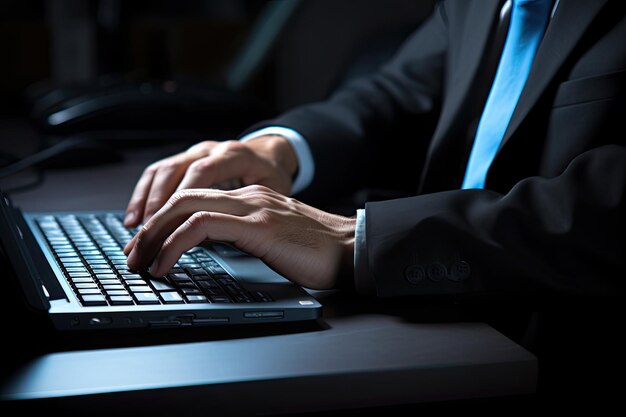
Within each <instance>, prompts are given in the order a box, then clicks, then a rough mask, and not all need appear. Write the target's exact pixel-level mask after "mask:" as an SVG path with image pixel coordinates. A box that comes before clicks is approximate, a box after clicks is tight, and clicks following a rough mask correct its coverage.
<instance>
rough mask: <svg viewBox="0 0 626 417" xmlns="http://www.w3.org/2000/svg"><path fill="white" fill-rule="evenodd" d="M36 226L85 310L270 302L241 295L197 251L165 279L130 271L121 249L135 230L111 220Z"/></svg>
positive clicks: (50, 221)
mask: <svg viewBox="0 0 626 417" xmlns="http://www.w3.org/2000/svg"><path fill="white" fill-rule="evenodd" d="M36 222H37V224H38V225H39V227H40V228H41V231H42V232H43V234H44V236H45V238H46V240H47V241H48V244H49V245H50V248H51V249H52V251H53V253H54V255H55V257H56V259H57V262H58V264H59V266H60V267H61V269H62V270H63V273H64V275H65V278H66V279H67V281H68V283H69V284H70V285H71V286H72V288H73V289H74V291H75V293H76V295H77V296H78V299H79V300H80V301H81V303H82V304H83V305H84V306H105V305H112V306H119V305H150V304H192V303H252V302H268V301H272V299H271V298H270V297H269V296H268V295H267V294H266V293H264V292H262V291H248V290H247V289H245V288H244V287H243V286H242V285H241V284H240V283H239V282H237V280H236V279H235V278H233V277H232V276H231V275H229V274H228V272H226V271H225V270H224V269H223V268H222V267H221V266H220V265H219V263H217V261H215V259H213V258H212V257H211V255H210V254H209V253H208V252H207V251H206V250H205V249H204V248H201V247H196V248H193V249H191V250H189V251H188V252H186V253H185V254H183V255H182V256H181V257H180V259H179V260H178V262H177V263H176V265H174V267H173V268H172V270H171V271H170V272H169V273H168V274H167V275H166V276H165V277H161V278H154V277H152V276H151V275H150V274H148V273H146V272H142V273H138V272H136V271H130V270H129V269H128V266H127V265H126V255H124V252H123V251H122V249H123V248H124V246H125V245H126V243H127V242H128V241H129V240H130V239H131V238H132V237H133V234H134V233H136V232H137V231H138V229H133V230H130V229H127V228H125V227H124V225H123V224H122V219H121V216H118V215H116V214H112V213H107V214H102V215H96V214H85V215H73V214H63V215H57V216H53V215H46V216H40V217H38V218H36Z"/></svg>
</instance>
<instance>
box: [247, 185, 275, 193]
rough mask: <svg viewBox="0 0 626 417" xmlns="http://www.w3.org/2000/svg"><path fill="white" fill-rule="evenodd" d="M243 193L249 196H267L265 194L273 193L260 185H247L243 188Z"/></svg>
mask: <svg viewBox="0 0 626 417" xmlns="http://www.w3.org/2000/svg"><path fill="white" fill-rule="evenodd" d="M243 191H245V192H246V193H249V194H259V195H265V193H268V192H271V190H270V189H269V188H267V187H266V186H264V185H260V184H252V185H247V186H245V187H244V188H243Z"/></svg>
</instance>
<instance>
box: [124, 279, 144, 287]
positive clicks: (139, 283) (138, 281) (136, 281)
mask: <svg viewBox="0 0 626 417" xmlns="http://www.w3.org/2000/svg"><path fill="white" fill-rule="evenodd" d="M125 282H126V285H130V286H142V285H148V283H147V282H146V281H144V280H143V279H131V280H127V281H125Z"/></svg>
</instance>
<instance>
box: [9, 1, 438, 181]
mask: <svg viewBox="0 0 626 417" xmlns="http://www.w3.org/2000/svg"><path fill="white" fill-rule="evenodd" d="M433 5H434V0H428V1H425V0H421V1H417V0H359V1H358V2H355V1H354V0H186V1H174V0H135V1H122V0H5V1H3V2H1V3H0V54H2V62H3V63H2V65H0V152H3V153H4V155H5V156H6V157H7V158H4V159H5V160H6V161H9V160H12V161H19V160H20V159H21V158H23V157H25V156H28V155H31V154H32V152H33V151H36V150H41V149H46V148H48V147H49V146H51V145H54V144H56V143H59V142H60V141H63V140H65V139H67V138H70V139H71V140H73V141H75V142H73V143H80V144H81V145H80V146H82V147H83V148H84V149H83V150H81V151H80V152H78V151H77V152H75V154H76V155H78V154H80V155H83V157H81V158H75V157H69V158H68V157H57V158H56V159H55V160H56V162H54V161H48V163H47V162H46V161H40V162H38V163H37V166H38V167H40V168H50V167H56V168H59V167H61V165H65V164H67V165H68V167H69V165H71V161H78V159H81V161H80V162H81V163H82V164H90V163H93V164H100V163H108V162H107V161H109V162H110V161H119V158H117V157H116V155H114V154H111V155H109V157H107V158H101V157H100V158H91V159H89V158H87V154H88V153H89V149H92V148H93V149H99V148H98V146H95V147H91V146H88V145H85V143H86V142H88V141H94V142H96V141H97V142H100V143H106V144H107V146H109V147H110V148H111V150H112V151H116V150H118V149H120V147H122V146H151V145H156V144H159V143H163V142H176V143H181V146H182V145H184V144H187V143H191V142H195V141H198V140H201V139H214V140H223V139H230V138H233V137H236V136H237V135H238V134H239V133H241V131H242V130H244V129H245V128H247V127H249V126H250V125H251V124H253V123H255V122H258V121H260V120H263V119H266V118H268V117H271V116H273V115H275V114H277V113H279V112H281V111H284V110H287V109H289V108H291V107H293V106H296V105H299V104H303V103H307V102H311V101H316V100H322V99H324V98H326V97H328V96H329V95H330V94H331V93H332V91H333V90H334V89H335V88H336V87H337V86H339V85H341V84H343V83H345V82H347V81H349V80H350V79H352V78H354V77H358V76H361V75H365V74H368V73H370V72H373V71H375V70H376V69H377V68H378V67H379V65H380V64H381V63H383V62H384V61H385V60H386V59H387V58H389V57H390V56H391V55H392V54H393V52H394V50H395V49H396V48H397V47H398V45H399V44H400V43H401V41H402V40H403V39H404V37H406V36H407V35H408V34H409V33H410V32H411V31H413V30H414V29H415V28H416V27H417V26H418V25H419V23H420V22H421V21H422V20H423V19H424V18H425V17H426V16H428V14H429V13H430V12H431V10H432V7H433ZM16 121H17V122H16ZM16 123H17V124H16ZM20 123H21V124H23V125H24V126H25V127H24V128H20V126H21V125H20ZM20 132H23V134H22V133H20ZM26 135H31V136H35V137H37V142H38V143H39V145H38V146H37V149H32V147H31V148H29V149H28V150H27V151H23V150H22V148H23V146H22V144H20V143H18V141H19V138H20V136H22V137H25V136H26ZM77 138H79V139H80V140H78V141H76V139H77ZM31 142H32V141H31ZM77 146H78V145H77ZM61 148H62V149H65V147H60V149H61ZM68 149H69V148H68ZM81 149H82V148H81ZM83 151H84V152H83ZM31 156H32V155H31ZM56 156H58V155H56ZM56 156H55V157H56ZM31 160H38V159H37V158H34V159H33V158H31ZM6 161H5V162H3V163H2V166H3V167H6V166H7V165H8V163H7V162H6ZM53 162H54V163H53ZM13 171H14V170H11V169H9V170H4V171H3V172H13ZM11 175H12V174H11Z"/></svg>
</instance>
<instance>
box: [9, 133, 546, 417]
mask: <svg viewBox="0 0 626 417" xmlns="http://www.w3.org/2000/svg"><path fill="white" fill-rule="evenodd" d="M174 148H176V146H170V145H168V147H161V148H154V149H151V150H134V151H128V152H126V160H125V162H123V163H118V164H114V165H108V166H106V165H105V166H97V167H92V168H82V169H71V170H65V171H58V172H49V173H48V174H47V176H46V179H45V181H44V182H43V184H41V185H40V186H39V188H38V189H36V190H32V191H28V192H24V193H20V194H16V195H15V196H14V197H13V200H14V203H15V204H16V205H18V206H20V207H21V208H22V209H23V210H25V211H34V210H79V209H119V208H121V207H124V205H125V203H126V201H127V199H128V196H129V195H130V192H131V190H132V186H133V185H134V181H135V179H136V178H137V177H138V175H139V173H140V172H141V170H142V169H143V168H144V167H145V165H146V164H147V163H148V162H149V161H150V160H153V159H155V158H156V157H158V156H160V155H162V154H165V153H169V152H171V151H173V150H174ZM313 294H314V295H315V296H316V297H318V299H319V300H320V301H321V302H322V304H323V305H324V311H323V319H321V320H320V321H318V322H314V323H303V324H293V325H291V324H290V325H287V323H285V324H281V325H280V326H276V327H271V326H270V327H268V329H267V332H265V330H264V329H263V328H262V327H256V326H254V327H246V326H242V327H237V328H235V329H227V328H221V329H220V328H202V329H178V330H176V332H174V333H172V332H164V333H160V334H159V333H158V332H147V331H138V332H136V334H128V333H123V334H121V335H119V334H118V335H116V334H114V335H111V334H108V335H106V336H105V334H103V336H102V339H101V341H100V342H98V339H97V336H96V337H95V338H94V335H89V336H88V337H85V338H84V343H83V342H81V336H80V335H73V334H65V333H59V332H53V331H51V332H52V333H46V335H47V337H52V338H53V339H55V340H57V341H58V340H61V341H66V340H71V343H65V344H63V343H61V344H58V343H57V344H55V343H51V344H50V346H48V345H47V344H46V343H45V342H40V343H43V345H42V346H44V347H42V348H40V349H35V352H34V353H33V354H31V355H26V356H25V357H24V358H23V359H20V362H19V363H17V364H13V366H12V367H11V371H10V372H3V374H8V375H3V377H5V378H4V379H5V380H6V381H5V384H4V386H3V388H2V392H1V394H0V395H1V396H2V399H4V400H7V399H26V400H38V401H41V400H46V401H47V402H48V403H49V404H52V406H55V407H59V408H60V409H63V410H72V411H73V412H74V413H77V414H87V413H91V412H93V411H94V410H99V411H107V412H108V411H111V412H119V411H122V410H123V411H127V412H128V411H144V412H145V411H150V412H152V413H154V412H157V411H158V412H162V413H171V412H177V413H179V412H181V411H183V412H184V411H191V410H204V411H206V412H210V414H211V415H254V414H260V413H270V414H273V413H286V412H289V413H303V412H308V411H326V410H336V409H350V408H352V409H354V408H363V407H375V406H394V405H401V404H416V403H422V402H431V401H444V400H445V401H449V400H462V399H477V398H491V397H515V396H523V395H527V394H532V393H533V392H534V391H535V389H536V379H537V363H536V358H535V357H534V356H533V355H532V354H530V353H529V352H528V351H526V350H525V349H523V348H522V347H520V346H519V345H517V344H516V343H514V342H513V341H511V340H510V339H508V338H507V337H505V336H503V335H502V334H501V333H499V332H497V331H496V330H494V329H493V328H492V327H490V326H488V325H487V324H484V323H479V322H478V323H477V322H464V321H462V319H461V318H459V317H457V316H455V315H454V314H453V313H452V314H451V313H448V312H447V311H444V310H446V309H445V308H443V309H442V311H441V312H438V311H436V310H437V308H435V310H428V309H427V306H424V305H420V306H417V305H411V304H415V303H416V301H415V300H413V301H411V300H366V299H359V298H356V297H352V296H349V295H345V294H341V293H338V292H335V291H322V292H313ZM25 325H27V326H28V323H25ZM186 330H189V333H188V334H186V333H185V332H186ZM50 335H52V336H50ZM189 335H192V336H189ZM42 338H43V336H42V337H39V338H38V339H39V340H40V341H41V340H42ZM20 404H23V403H22V402H20Z"/></svg>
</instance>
